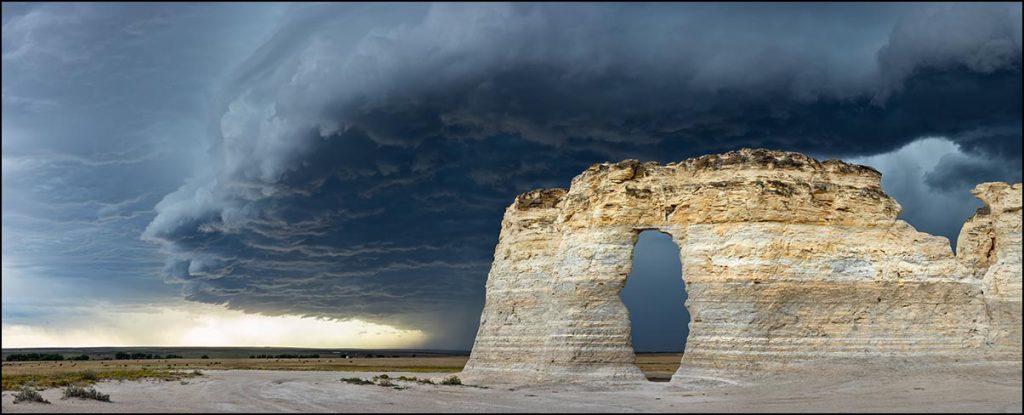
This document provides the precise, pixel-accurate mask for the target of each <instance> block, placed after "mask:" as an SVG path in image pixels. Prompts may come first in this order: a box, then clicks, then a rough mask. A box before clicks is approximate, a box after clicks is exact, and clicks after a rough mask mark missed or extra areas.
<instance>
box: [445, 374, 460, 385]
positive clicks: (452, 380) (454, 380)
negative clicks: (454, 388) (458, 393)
mask: <svg viewBox="0 0 1024 415" xmlns="http://www.w3.org/2000/svg"><path fill="white" fill-rule="evenodd" d="M441 384H442V385H461V384H462V379H459V377H458V376H455V375H451V376H448V377H446V378H444V380H442V381H441Z"/></svg>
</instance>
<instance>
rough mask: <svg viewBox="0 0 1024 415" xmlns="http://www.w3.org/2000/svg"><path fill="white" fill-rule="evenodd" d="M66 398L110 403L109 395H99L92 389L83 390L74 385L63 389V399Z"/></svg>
mask: <svg viewBox="0 0 1024 415" xmlns="http://www.w3.org/2000/svg"><path fill="white" fill-rule="evenodd" d="M68 398H78V399H95V400H97V401H103V402H110V395H107V394H105V393H100V392H99V391H97V390H96V389H93V388H83V387H81V386H75V385H70V386H68V387H66V388H64V399H68Z"/></svg>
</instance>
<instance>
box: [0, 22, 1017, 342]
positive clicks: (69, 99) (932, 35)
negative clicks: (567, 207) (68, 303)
mask: <svg viewBox="0 0 1024 415" xmlns="http://www.w3.org/2000/svg"><path fill="white" fill-rule="evenodd" d="M151 7H153V8H155V9H156V10H150V8H151ZM97 8H100V10H97ZM111 16H116V18H114V17H111ZM119 19H120V20H119ZM48 22H49V24H51V26H46V24H47V23H48ZM57 22H61V23H60V24H58V23H57ZM64 22H70V23H64ZM3 25H4V26H3V30H4V44H3V45H4V46H3V48H4V49H3V59H4V61H3V62H4V63H3V65H4V74H5V75H4V80H3V82H4V109H3V111H4V119H5V125H4V143H3V144H4V175H5V178H4V192H5V196H6V195H7V193H8V191H9V189H15V190H17V189H22V188H24V192H26V194H29V193H31V194H32V195H33V198H32V200H36V201H39V203H41V208H43V209H53V212H52V214H51V213H46V214H45V215H44V216H45V219H47V220H50V221H54V220H58V219H55V218H59V220H60V221H69V220H72V219H75V218H73V216H75V215H76V212H77V214H79V216H81V215H80V213H81V212H83V211H84V210H83V209H84V208H83V207H82V206H85V205H81V203H90V201H88V200H85V199H89V198H92V199H93V200H91V203H94V205H88V206H91V207H90V209H92V208H98V209H93V210H95V211H96V212H97V214H96V215H97V216H94V217H79V218H77V219H76V220H79V221H84V223H86V224H85V225H82V226H83V229H84V230H83V232H85V233H84V235H94V234H100V233H101V232H107V233H117V235H113V234H111V235H109V237H110V239H109V240H101V241H97V242H95V243H101V244H102V246H103V247H105V249H109V250H110V252H111V255H112V258H115V257H118V256H117V255H116V254H117V253H119V252H125V251H126V250H131V252H134V253H137V255H138V256H139V258H122V261H121V262H122V266H127V267H135V268H132V269H133V271H132V273H133V275H140V276H138V277H131V278H130V277H128V276H122V277H119V276H116V275H115V276H111V275H105V276H101V275H98V274H100V273H99V272H97V273H96V274H97V275H96V276H95V277H92V278H94V279H95V280H96V281H100V280H103V279H104V278H106V279H108V280H109V279H118V278H121V279H123V280H124V281H129V280H133V281H134V280H140V281H141V280H145V281H151V280H152V279H154V278H159V277H158V276H162V277H163V278H164V279H165V280H166V281H167V282H169V283H172V284H171V286H179V285H180V286H181V289H182V293H183V294H184V296H185V298H187V299H188V300H192V301H196V302H202V303H212V304H225V305H226V306H227V307H228V308H232V309H238V310H242V311H246V312H258V313H263V314H269V315H283V314H294V315H306V316H318V317H326V318H334V319H342V320H344V319H353V318H358V319H361V320H364V321H370V322H376V323H383V324H389V325H392V326H395V327H400V328H415V329H422V330H424V331H425V332H427V333H430V334H431V335H432V337H431V339H430V340H427V341H426V342H425V343H424V344H425V345H430V346H438V347H458V348H467V347H468V346H469V345H470V343H471V341H472V338H473V335H474V334H475V328H476V325H475V323H476V321H477V318H478V316H479V311H480V308H481V307H482V305H483V304H482V303H483V287H484V283H485V280H486V274H487V271H488V268H489V264H490V260H491V256H492V254H493V247H494V244H495V243H496V241H497V236H498V231H499V225H500V219H501V214H502V213H503V210H504V207H505V206H506V205H507V204H508V203H510V201H511V200H512V198H513V197H514V196H515V195H516V194H518V193H520V192H523V191H526V190H530V189H532V188H537V187H564V186H567V185H568V182H569V180H570V179H571V178H572V177H573V176H574V175H575V174H577V173H579V172H580V171H581V170H583V169H584V168H586V167H587V166H588V165H590V164H592V163H595V162H602V161H607V160H620V159H625V158H639V159H644V160H656V161H661V162H668V161H674V160H681V159H684V158H687V157H691V156H695V155H700V154H704V153H709V152H721V151H728V150H733V149H736V148H739V147H769V148H778V149H785V150H793V151H801V152H805V153H808V154H812V155H814V156H816V157H836V158H843V159H846V160H851V161H856V162H862V163H868V164H872V165H875V166H876V167H877V168H879V169H880V170H882V171H883V173H884V174H885V176H883V183H884V185H885V186H886V189H887V190H888V191H889V192H890V193H891V194H892V195H894V196H895V197H896V198H897V199H898V200H899V201H900V202H901V204H903V206H904V207H905V212H904V218H905V219H907V220H908V221H910V222H911V223H912V224H914V225H915V226H917V227H918V228H919V229H921V230H924V231H928V232H932V233H935V234H939V235H942V236H946V237H948V238H951V239H953V240H955V237H956V232H957V231H958V230H959V226H960V224H961V223H962V221H963V220H964V219H966V217H967V216H969V215H970V214H971V213H972V212H973V210H974V208H976V207H977V206H978V205H977V203H976V202H974V201H972V197H971V196H970V194H969V193H968V190H969V189H970V188H971V187H973V185H974V184H976V183H977V182H980V181H991V180H1006V181H1020V180H1021V144H1020V143H1021V98H1022V97H1021V87H1022V85H1021V6H1020V5H1019V4H953V3H944V4H903V5H894V4H879V5H867V4H862V5H855V4H836V5H824V4H822V5H815V4H787V5H772V4H722V5H713V4H639V5H633V4H630V5H626V4H434V5H431V4H405V5H393V4H316V5H300V4H292V5H286V6H278V5H259V6H257V5H221V6H185V5H179V6H159V7H156V6H147V5H131V6H129V5H122V6H116V7H115V6H109V5H105V6H94V5H81V6H74V7H72V6H55V5H41V6H36V7H33V6H23V7H19V8H17V9H15V8H14V7H8V6H7V5H6V4H5V5H4V23H3ZM112 27H117V28H120V29H121V30H120V31H113V30H112V29H111V28H112ZM132 28H134V30H135V32H132ZM133 33H138V34H134V35H133ZM91 37H96V39H95V40H94V41H93V42H92V43H93V44H97V45H100V46H106V47H107V49H104V50H101V51H97V50H90V49H88V48H73V47H69V46H73V45H74V44H75V42H79V41H81V42H83V44H85V42H84V40H89V39H92V38H91ZM82 39H84V40H82ZM76 53H80V54H82V55H83V56H81V57H79V56H78V55H76ZM89 54H91V55H89ZM86 55H88V56H86ZM76 59H84V60H86V61H89V60H90V59H92V60H95V61H98V62H99V63H95V64H93V65H92V66H89V65H86V68H85V69H82V68H79V67H78V66H76V65H74V64H61V65H62V66H61V65H58V66H56V67H55V68H57V69H53V70H52V71H53V72H54V73H51V74H45V75H50V76H52V77H55V78H58V79H61V78H64V79H70V80H75V81H77V82H84V85H89V86H84V85H78V86H75V87H74V89H73V90H71V92H67V93H63V94H59V93H58V92H54V91H50V90H48V89H47V87H46V86H45V82H42V81H40V80H38V79H34V77H35V76H38V75H34V73H35V72H31V71H30V69H33V68H38V67H39V65H42V63H48V62H54V61H61V62H62V61H68V60H71V61H75V60H76ZM9 69H10V70H13V71H10V72H9ZM90 69H91V71H90ZM9 73H14V75H10V76H9V75H8V74H9ZM85 81H88V82H85ZM95 100H99V101H100V104H102V105H100V108H99V109H94V110H90V111H92V112H86V113H82V112H76V111H69V109H73V108H86V107H85V106H84V104H83V102H92V101H95ZM58 116H60V117H65V116H66V117H71V118H70V119H67V121H65V122H62V123H58V122H55V121H53V120H55V119H57V118H53V117H58ZM75 117H81V118H82V119H77V118H75ZM8 119H10V120H12V122H11V125H12V126H11V127H8V123H7V122H6V121H7V120H8ZM44 120H45V122H44ZM125 125H129V126H131V128H132V131H124V130H126V129H127V128H128V127H125ZM82 126H94V127H91V128H92V129H83V128H82ZM20 136H24V137H34V136H39V137H44V138H39V139H37V140H36V141H32V140H30V139H28V138H25V139H21V138H17V139H14V138H11V137H20ZM82 140H84V141H86V142H90V143H91V142H95V144H93V145H92V146H91V147H90V146H88V145H79V146H78V147H76V144H74V143H77V142H80V141H82ZM79 147H81V148H79ZM93 149H102V150H103V151H92V150H93ZM89 151H92V152H91V153H90V152H89ZM62 152H63V153H62ZM32 163H42V164H39V166H38V167H33V168H32V169H33V170H32V171H34V172H42V174H41V176H39V177H37V178H36V179H34V180H29V179H27V178H26V179H25V180H19V181H15V180H14V179H12V180H11V181H8V176H11V175H12V173H11V170H9V168H8V166H9V165H10V166H21V165H25V166H29V165H31V166H36V164H32ZM61 163H63V164H61ZM131 163H136V164H135V166H136V168H135V169H134V170H133V169H132V168H131ZM68 164H74V165H75V166H80V167H78V168H81V169H82V170H81V173H80V174H79V173H76V174H74V175H71V174H61V172H59V171H56V170H55V171H52V172H48V171H47V170H46V168H47V166H50V167H53V166H63V165H68ZM124 165H129V168H127V169H125V168H124ZM153 166H161V167H160V168H159V169H156V170H154V169H152V168H151V167H153ZM13 168H14V167H12V169H13ZM53 168H57V167H53ZM25 169H28V167H26V168H25ZM39 169H42V170H39ZM105 169H109V170H105ZM119 169H120V170H119ZM119 172H120V173H128V174H129V175H128V176H117V174H118V173H119ZM131 173H135V174H141V175H132V174H131ZM13 174H15V175H16V176H15V178H19V177H23V176H22V175H27V174H28V173H23V172H20V171H15V172H14V173H13ZM24 177H28V176H24ZM893 178H895V179H898V182H894V181H893V180H894V179H893ZM43 179H46V180H43ZM86 185H88V186H91V187H83V186H86ZM31 186H36V187H38V186H50V187H48V189H53V190H60V189H65V190H67V189H79V188H81V189H84V190H82V192H85V193H88V194H85V193H83V194H82V195H79V196H78V197H77V198H76V199H75V200H73V201H68V202H67V203H73V204H77V205H75V206H79V208H78V209H77V210H76V209H72V208H67V209H63V210H62V209H61V208H59V207H56V205H54V203H56V201H52V200H44V196H42V195H43V194H44V193H40V192H38V191H36V192H34V193H33V191H32V190H31V189H30V187H31ZM71 196H74V195H71ZM71 196H68V197H71ZM47 197H49V196H47ZM930 200H932V201H933V200H943V201H945V202H944V203H943V204H937V203H929V201H930ZM26 209H28V208H27V207H25V206H21V205H19V206H15V204H14V203H11V204H8V202H7V201H6V198H5V202H4V246H5V248H4V259H5V274H6V273H7V268H8V267H10V265H9V264H13V263H14V262H12V261H15V260H14V259H13V258H15V257H17V258H19V259H17V261H21V262H19V263H22V262H25V263H32V264H37V263H39V262H40V261H41V259H40V258H38V256H39V254H38V252H39V250H42V249H48V248H53V247H52V246H49V245H48V244H50V243H52V242H47V241H46V240H41V241H40V242H39V243H40V244H41V245H39V246H38V247H37V248H36V249H33V250H29V249H27V248H25V249H17V250H9V249H8V248H7V246H8V242H9V241H10V240H13V239H14V238H16V237H17V238H20V237H21V233H23V232H24V233H25V234H28V233H29V232H30V231H33V232H36V231H38V228H35V227H32V226H30V225H28V224H27V223H28V222H27V221H28V219H19V218H21V216H17V215H25V216H26V217H28V216H33V215H35V217H36V218H37V219H38V217H40V215H43V214H42V213H39V212H36V213H33V214H29V213H26ZM64 216H67V217H66V218H65V217H64ZM131 218H134V219H131ZM33 220H36V219H33ZM104 220H106V221H107V222H103V221H104ZM9 227H13V228H14V229H13V230H11V231H10V232H9V231H8V228H9ZM22 229H24V230H22ZM129 236H130V237H129ZM140 239H141V240H140ZM60 252H64V251H60ZM9 257H10V258H12V259H11V260H8V258H9ZM59 257H60V258H63V259H68V258H72V259H73V258H79V257H76V256H74V255H72V254H61V255H60V256H59ZM83 258H84V257H83ZM143 258H144V259H143ZM33 261H35V262H33ZM30 265H31V264H30ZM64 265H66V266H72V265H74V261H69V263H68V264H64ZM55 266H63V265H61V264H57V265H55ZM38 267H41V265H38V264H37V265H36V268H38ZM105 267H110V268H113V267H112V266H110V265H109V264H100V265H97V266H94V267H93V268H92V269H98V270H103V269H105ZM36 268H33V267H31V266H29V265H24V266H22V267H21V268H18V269H19V272H24V273H29V272H30V271H31V270H32V269H36ZM63 270H64V271H68V269H67V268H63ZM58 271H60V270H58ZM68 278H70V277H68ZM133 278H134V279H133ZM147 278H149V279H147ZM5 280H6V276H5ZM5 284H6V282H5ZM140 290H142V288H140ZM147 292H149V291H147ZM4 302H5V305H4V307H5V309H4V313H5V318H6V317H7V315H8V309H9V308H10V307H9V306H8V297H6V296H5V298H4Z"/></svg>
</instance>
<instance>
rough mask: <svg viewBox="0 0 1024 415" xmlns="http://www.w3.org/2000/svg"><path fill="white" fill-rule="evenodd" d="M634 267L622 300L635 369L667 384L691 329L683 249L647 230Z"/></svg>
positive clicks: (665, 236)
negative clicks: (684, 275)
mask: <svg viewBox="0 0 1024 415" xmlns="http://www.w3.org/2000/svg"><path fill="white" fill-rule="evenodd" d="M632 264H633V266H632V270H631V271H630V273H629V276H628V277H627V278H626V284H625V286H624V287H623V288H622V291H621V292H620V293H619V297H620V298H621V299H622V303H623V304H624V305H625V306H626V308H627V309H628V310H629V320H630V340H631V344H632V346H633V353H634V354H635V355H636V364H637V366H639V367H640V369H641V370H642V371H643V372H644V375H645V376H646V377H647V379H648V380H651V381H669V380H670V379H671V377H672V375H673V374H675V372H676V370H677V369H678V368H679V362H680V359H681V357H682V353H684V352H685V349H686V338H687V336H689V323H690V313H689V312H688V311H687V309H686V306H685V302H686V298H687V293H686V285H685V284H684V282H683V266H682V263H681V261H680V255H679V246H678V245H676V243H675V242H674V241H673V240H672V237H671V236H670V235H668V234H666V233H663V232H660V231H657V230H653V229H648V230H644V231H642V232H641V233H640V235H639V237H638V238H637V242H636V244H635V246H634V248H633V257H632Z"/></svg>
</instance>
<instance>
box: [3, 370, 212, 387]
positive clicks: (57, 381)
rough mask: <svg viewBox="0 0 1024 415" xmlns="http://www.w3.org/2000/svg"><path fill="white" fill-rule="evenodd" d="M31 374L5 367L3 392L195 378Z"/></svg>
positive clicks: (147, 373)
mask: <svg viewBox="0 0 1024 415" xmlns="http://www.w3.org/2000/svg"><path fill="white" fill-rule="evenodd" d="M33 372H35V373H31V374H26V373H22V374H8V370H7V368H6V367H5V368H4V373H3V390H15V389H18V388H20V387H22V386H32V387H35V388H40V389H49V388H59V387H64V386H70V385H77V386H88V385H92V384H94V383H96V382H98V381H101V380H142V379H155V380H180V379H185V378H190V377H193V376H197V374H195V373H193V372H183V371H172V370H154V369H125V370H121V369H117V370H106V371H90V370H84V371H75V372H70V371H61V370H55V371H50V372H47V371H45V370H42V369H40V368H35V369H34V370H33Z"/></svg>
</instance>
